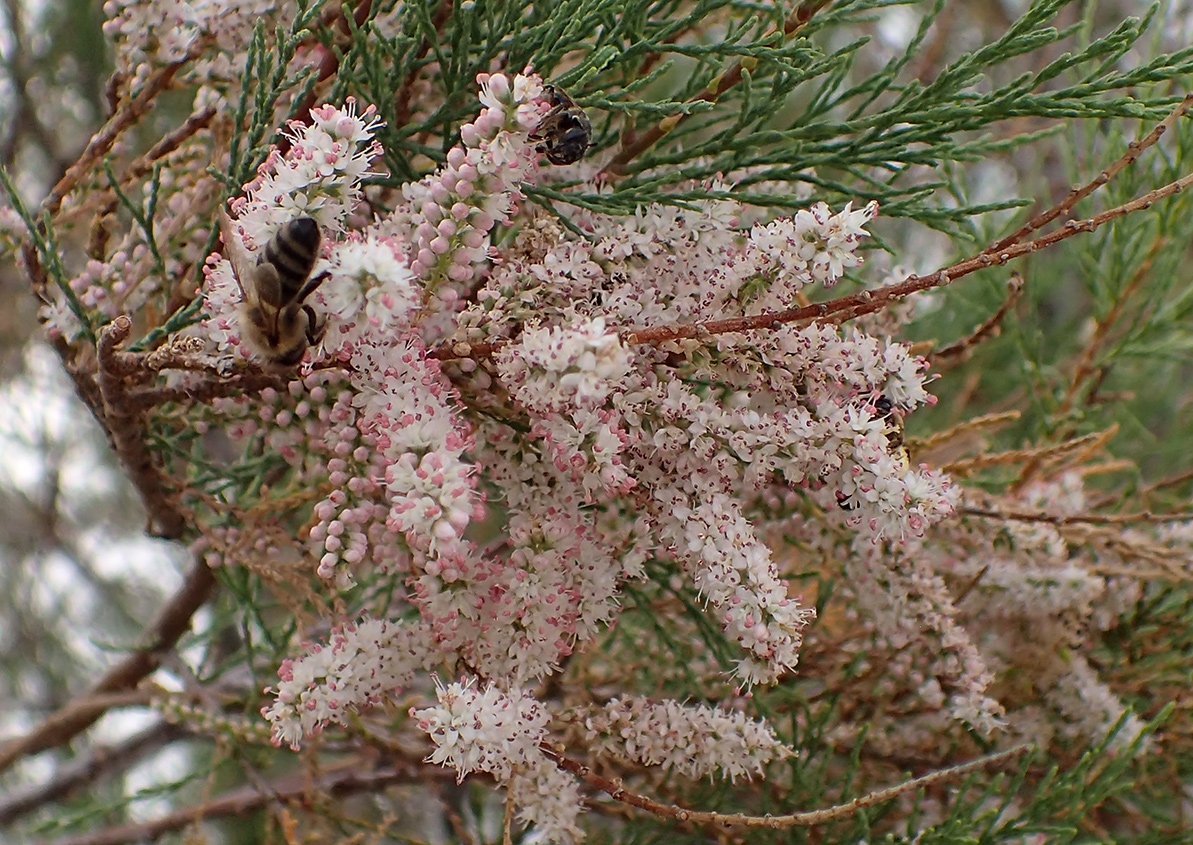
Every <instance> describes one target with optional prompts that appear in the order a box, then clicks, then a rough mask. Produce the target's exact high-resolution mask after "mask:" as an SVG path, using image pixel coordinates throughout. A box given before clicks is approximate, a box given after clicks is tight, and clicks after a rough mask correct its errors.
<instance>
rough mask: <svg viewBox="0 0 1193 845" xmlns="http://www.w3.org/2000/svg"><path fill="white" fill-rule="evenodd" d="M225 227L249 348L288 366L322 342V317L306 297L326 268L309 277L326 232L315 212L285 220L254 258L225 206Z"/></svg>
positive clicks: (222, 228)
mask: <svg viewBox="0 0 1193 845" xmlns="http://www.w3.org/2000/svg"><path fill="white" fill-rule="evenodd" d="M220 231H221V232H222V233H223V236H224V246H225V248H226V251H227V256H228V261H229V262H230V263H231V264H232V275H233V276H234V277H235V279H236V284H237V286H239V288H240V308H239V309H238V311H239V315H240V328H241V336H242V339H243V340H244V342H245V343H246V344H247V345H248V347H249V349H250V350H251V351H252V352H254V353H255V354H257V355H258V356H260V357H261V358H263V359H265V361H266V362H268V363H269V364H271V365H274V366H277V367H282V368H289V367H293V366H296V365H297V364H298V363H299V362H300V361H302V356H303V355H305V354H306V351H307V347H309V346H313V345H314V344H316V343H318V342H319V340H320V338H321V337H322V335H323V322H322V320H320V319H319V317H318V316H317V315H316V314H315V311H314V310H313V309H312V308H311V306H309V305H307V304H306V299H307V297H309V296H310V295H311V294H312V293H314V292H315V290H316V289H318V287H319V285H321V284H323V280H324V279H326V278H327V276H328V274H327V273H320V274H319V275H318V276H316V277H314V278H313V279H312V278H310V275H311V270H312V269H314V267H315V261H316V260H318V258H319V243H320V241H321V240H322V236H321V234H320V232H319V224H318V223H316V222H315V220H314V218H311V217H296V218H295V219H293V220H291V221H289V222H288V223H286V224H285V225H284V226H282V228H280V229H278V231H277V233H276V234H275V235H274V236H273V238H271V239H270V241H269V243H267V244H266V245H265V249H263V250H261V253H260V254H259V255H258V256H257V260H256V261H254V260H253V257H252V255H250V253H249V252H248V250H246V249H245V248H244V244H243V243H242V242H241V240H240V237H239V236H238V235H237V234H236V232H235V230H234V229H233V227H232V221H231V220H230V219H228V215H227V213H226V212H225V211H224V210H223V209H222V208H221V209H220Z"/></svg>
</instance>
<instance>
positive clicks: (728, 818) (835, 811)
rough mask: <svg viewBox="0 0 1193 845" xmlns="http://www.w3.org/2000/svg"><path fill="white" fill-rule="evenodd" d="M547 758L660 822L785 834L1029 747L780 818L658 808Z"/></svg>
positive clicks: (553, 753) (559, 757)
mask: <svg viewBox="0 0 1193 845" xmlns="http://www.w3.org/2000/svg"><path fill="white" fill-rule="evenodd" d="M540 747H541V748H542V749H543V751H544V752H546V754H547V756H548V757H550V758H551V759H552V760H554V761H555V764H556V765H557V766H559V767H560V768H561V769H564V770H565V771H568V772H571V773H572V774H574V775H575V776H576V777H578V778H580V779H581V780H582V781H584V782H585V783H587V784H589V785H590V786H593V787H595V788H596V789H599V790H600V791H602V792H604V793H606V794H608V795H609V796H610V797H612V798H613V799H614V800H616V801H621V802H623V803H626V804H629V805H630V806H633V807H637V808H638V809H640V810H645V811H646V812H648V813H651V814H652V815H656V816H660V817H662V818H669V819H675V820H676V821H680V822H686V823H690V824H696V825H710V826H717V827H727V828H734V827H744V828H766V829H770V830H786V829H789V828H793V827H807V826H809V825H817V824H825V823H827V822H831V821H835V820H837V819H842V818H847V817H848V816H852V815H854V814H855V813H857V812H858V811H859V810H863V809H865V808H866V807H874V806H876V805H878V804H882V803H885V802H887V801H890V800H891V799H893V798H897V797H899V796H900V795H906V794H907V793H909V792H915V791H917V790H920V789H924V788H926V787H930V786H933V785H935V784H938V783H942V782H945V781H949V780H953V779H955V778H959V777H963V776H965V775H967V774H970V773H972V772H976V771H980V770H981V769H984V768H986V767H987V766H992V765H996V764H999V763H1004V762H1006V761H1008V760H1010V759H1011V758H1013V757H1017V756H1019V755H1020V754H1023V753H1025V752H1027V751H1030V750H1031V749H1032V747H1033V746H1031V745H1017V746H1015V747H1014V748H1010V749H1008V750H1006V751H1000V752H998V753H996V754H990V755H987V756H985V757H980V758H978V759H977V760H973V761H971V762H969V763H962V764H961V765H959V766H952V767H950V768H948V769H942V770H940V771H937V772H932V773H930V774H927V775H924V776H922V777H918V778H913V779H912V780H909V781H906V782H904V783H900V784H897V785H895V786H891V787H887V788H886V789H880V790H877V791H875V792H870V793H867V794H865V795H862V796H859V797H857V798H855V799H853V800H852V801H847V802H845V803H844V804H838V805H836V806H834V807H827V808H825V809H823V810H808V811H806V812H801V813H790V814H788V815H783V816H772V815H767V816H749V815H745V814H743V813H713V812H707V811H702V810H689V809H687V808H686V807H679V806H676V805H675V804H661V803H659V802H658V801H653V800H651V799H650V798H646V797H644V796H642V795H638V794H636V793H633V792H630V791H629V790H627V789H626V788H625V787H624V786H622V784H621V783H620V782H618V781H613V780H609V779H608V778H605V777H601V776H600V775H598V774H596V773H595V772H593V771H592V769H590V768H589V767H588V766H584V765H582V764H580V763H577V762H575V761H573V760H569V759H568V758H567V757H565V756H564V755H563V754H562V753H561V752H559V751H557V750H556V749H554V748H552V747H550V746H549V745H546V744H543V745H541V746H540Z"/></svg>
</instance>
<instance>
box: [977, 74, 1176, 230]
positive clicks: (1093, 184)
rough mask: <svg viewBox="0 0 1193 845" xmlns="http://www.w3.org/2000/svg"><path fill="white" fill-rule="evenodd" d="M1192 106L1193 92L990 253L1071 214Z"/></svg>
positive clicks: (1157, 139) (1133, 161)
mask: <svg viewBox="0 0 1193 845" xmlns="http://www.w3.org/2000/svg"><path fill="white" fill-rule="evenodd" d="M1190 107H1193V94H1189V95H1187V96H1186V97H1185V99H1183V100H1181V101H1180V103H1178V104H1177V106H1176V108H1174V109H1173V110H1172V112H1171V113H1169V115H1168V116H1167V117H1166V118H1164V119H1163V120H1162V121H1160V122H1159V123H1158V124H1156V126H1155V127H1154V128H1153V129H1152V131H1151V132H1149V133H1148V134H1147V135H1145V136H1144V137H1143V138H1141V139H1140V140H1138V141H1132V142H1131V143H1130V144H1128V145H1127V152H1126V153H1125V154H1124V155H1122V156H1121V157H1120V158H1119V159H1118V160H1117V161H1115V162H1114V163H1113V164H1111V165H1110V166H1109V167H1107V168H1106V169H1105V170H1103V171H1102V172H1101V173H1099V174H1098V175H1097V176H1096V177H1094V179H1093V180H1091V181H1090V182H1088V183H1086V184H1085V185H1082V186H1080V187H1077V188H1073V189H1072V190H1071V191H1069V195H1068V196H1067V197H1065V198H1064V199H1063V200H1061V201H1060V202H1059V203H1057V204H1056V205H1054V206H1053V207H1052V208H1050V209H1048V210H1047V211H1045V212H1043V213H1042V214H1040V215H1038V216H1036V217H1033V218H1032V219H1031V220H1030V221H1028V222H1027V223H1026V224H1024V225H1023V226H1022V227H1021V228H1020V229H1018V230H1017V231H1014V232H1012V233H1011V234H1009V235H1007V236H1006V237H1005V238H1003V239H1002V240H1000V241H997V242H996V243H993V244H991V245H990V246H989V247H987V248H986V252H987V253H997V252H1002V251H1003V250H1004V249H1006V248H1007V247H1009V246H1011V245H1012V244H1017V243H1019V241H1021V240H1022V239H1023V238H1024V237H1026V236H1027V235H1029V234H1031V233H1032V232H1037V231H1039V230H1040V229H1042V228H1044V227H1045V226H1047V225H1048V224H1049V223H1051V222H1052V221H1053V220H1056V219H1057V218H1058V217H1060V216H1062V215H1064V214H1067V213H1068V212H1069V211H1070V210H1071V209H1072V208H1073V206H1075V205H1076V204H1077V203H1078V202H1080V201H1081V200H1083V199H1085V198H1086V197H1088V196H1089V195H1090V194H1092V193H1093V192H1094V191H1096V190H1097V189H1098V188H1100V187H1102V186H1103V185H1105V184H1106V183H1107V182H1109V181H1110V180H1111V179H1113V178H1114V177H1115V176H1117V175H1118V174H1119V173H1121V172H1122V171H1123V170H1124V169H1126V168H1127V167H1129V166H1130V165H1132V164H1134V163H1135V160H1136V159H1138V158H1139V154H1140V153H1142V152H1143V151H1144V150H1146V149H1147V148H1148V147H1150V146H1152V145H1153V144H1155V143H1156V142H1157V141H1159V140H1160V137H1161V136H1162V135H1163V134H1164V133H1165V132H1167V131H1168V130H1169V129H1171V128H1172V126H1173V125H1174V124H1175V123H1176V122H1177V121H1178V120H1180V118H1181V117H1182V116H1183V115H1184V114H1185V113H1186V112H1187V111H1189V108H1190Z"/></svg>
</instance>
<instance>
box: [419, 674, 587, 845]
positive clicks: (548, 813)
mask: <svg viewBox="0 0 1193 845" xmlns="http://www.w3.org/2000/svg"><path fill="white" fill-rule="evenodd" d="M435 692H436V695H437V697H438V699H439V706H438V707H427V708H425V709H423V710H414V709H412V710H411V712H410V715H411V717H412V718H414V719H417V720H418V726H419V728H421V729H422V730H423V731H424V732H426V734H427V735H428V736H430V738H431V741H432V742H433V743H434V744H435V750H434V751H433V752H432V753H431V756H430V757H429V758H428V760H429V761H430V762H432V763H438V764H439V765H442V766H449V767H451V768H453V769H455V770H456V774H457V776H458V777H459V779H460V780H463V779H464V777H465V776H466V775H468V774H470V773H471V772H487V773H488V774H491V775H492V776H493V777H494V778H496V779H497V781H498V783H501V784H507V785H508V786H509V790H510V799H511V800H512V801H514V803H515V804H516V805H517V806H518V816H519V818H520V819H521V820H522V821H523V822H526V823H528V824H534V825H535V827H536V828H537V830H538V834H539V835H540V836H542V838H543V839H544V840H545V841H547V842H559V843H569V842H575V841H578V840H579V839H581V838H583V832H582V831H581V830H580V827H579V823H578V818H579V815H580V811H581V809H582V808H583V803H582V801H581V799H580V790H579V787H578V785H577V783H576V781H575V779H574V778H572V777H571V776H570V775H567V774H565V773H564V772H561V771H560V770H559V769H558V768H557V767H556V766H555V764H554V763H552V762H551V760H550V759H549V758H548V757H547V756H546V754H544V753H543V751H542V749H541V748H540V747H539V745H540V743H542V742H545V741H546V740H547V721H548V718H549V714H548V713H547V711H546V710H545V709H544V708H543V706H542V705H541V704H540V703H539V702H538V701H536V700H535V699H534V698H533V697H532V696H531V695H529V694H528V693H526V692H525V691H524V690H521V689H518V688H515V689H512V690H510V691H508V692H503V691H501V690H499V689H498V688H497V687H495V686H493V685H489V686H486V687H485V689H484V690H478V689H476V688H475V686H474V684H473V683H472V682H471V681H469V682H468V683H464V684H459V683H453V684H447V685H444V684H442V683H440V682H439V681H438V679H436V683H435Z"/></svg>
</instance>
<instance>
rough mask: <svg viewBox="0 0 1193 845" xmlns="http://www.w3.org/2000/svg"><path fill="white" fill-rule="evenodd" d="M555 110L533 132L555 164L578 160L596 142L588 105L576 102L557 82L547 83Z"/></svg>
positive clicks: (541, 150) (533, 139)
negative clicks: (555, 83)
mask: <svg viewBox="0 0 1193 845" xmlns="http://www.w3.org/2000/svg"><path fill="white" fill-rule="evenodd" d="M543 90H544V92H545V93H546V95H547V102H549V103H550V104H551V111H549V112H547V114H546V115H544V116H543V119H542V120H541V121H540V122H539V125H538V126H537V127H535V130H534V133H533V134H532V135H531V136H530V140H532V141H542V142H543V143H541V144H539V146H538V151H539V152H540V153H543V154H545V155H546V156H547V161H549V162H551V163H552V164H575V163H576V162H577V161H579V160H580V159H582V158H584V153H585V152H587V151H588V147H589V144H590V143H591V142H592V124H591V123H590V122H589V121H588V115H586V114H585V113H584V109H582V108H580V107H579V106H578V105H576V103H575V101H574V100H573V99H572V98H571V97H569V96H568V93H567V92H566V91H564V90H563V89H562V88H560V87H558V86H556V85H544V86H543Z"/></svg>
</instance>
